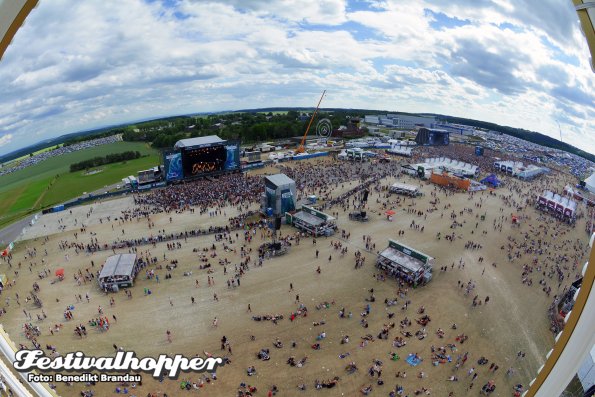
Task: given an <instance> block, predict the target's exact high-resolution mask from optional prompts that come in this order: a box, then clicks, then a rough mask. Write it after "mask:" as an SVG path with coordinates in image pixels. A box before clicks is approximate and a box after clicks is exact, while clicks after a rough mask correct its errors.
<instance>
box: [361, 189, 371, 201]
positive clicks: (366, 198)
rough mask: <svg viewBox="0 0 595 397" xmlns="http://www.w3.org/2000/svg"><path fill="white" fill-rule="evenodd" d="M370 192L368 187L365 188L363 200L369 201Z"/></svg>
mask: <svg viewBox="0 0 595 397" xmlns="http://www.w3.org/2000/svg"><path fill="white" fill-rule="evenodd" d="M368 193H370V191H369V190H368V189H366V190H364V194H363V198H362V201H364V202H368Z"/></svg>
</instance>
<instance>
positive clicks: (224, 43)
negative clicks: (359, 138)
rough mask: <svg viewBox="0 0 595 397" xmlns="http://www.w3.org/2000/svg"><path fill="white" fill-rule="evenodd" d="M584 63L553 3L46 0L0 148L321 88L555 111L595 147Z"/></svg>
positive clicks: (509, 117) (303, 98) (8, 83)
mask: <svg viewBox="0 0 595 397" xmlns="http://www.w3.org/2000/svg"><path fill="white" fill-rule="evenodd" d="M461 21H464V23H462V22H461ZM587 62H588V49H587V47H586V44H585V43H584V39H583V38H582V37H581V34H580V28H579V26H578V24H577V22H576V15H575V13H574V10H573V9H572V5H571V4H569V3H566V2H558V1H555V0H547V1H543V2H540V4H539V7H535V6H534V4H533V3H532V2H530V1H528V0H522V1H521V0H520V1H510V0H490V1H487V0H486V1H482V2H477V1H471V0H453V1H448V2H444V1H439V0H407V1H401V0H399V1H396V0H386V1H377V0H369V1H355V0H350V1H348V0H323V1H319V0H299V1H298V0H280V1H274V2H271V1H267V0H247V1H244V0H242V1H240V0H220V1H183V2H182V1H168V2H160V1H141V0H130V1H126V2H122V4H120V5H119V7H117V8H114V7H111V6H110V5H109V4H108V3H106V2H102V1H99V0H94V1H85V2H78V1H74V0H54V1H51V2H41V3H40V4H39V6H38V7H37V8H36V9H35V10H34V11H33V12H32V13H31V15H30V16H29V17H28V19H27V23H26V24H25V25H24V26H23V28H21V30H19V32H18V33H17V35H16V36H15V38H14V40H13V43H12V44H11V46H9V48H8V51H7V52H6V54H5V56H4V58H3V60H2V62H1V63H0V135H2V138H0V142H2V145H0V146H2V148H1V149H0V154H3V153H6V152H8V151H11V150H14V149H16V148H18V147H22V146H26V145H28V144H31V143H34V141H32V140H33V139H45V138H49V137H54V136H57V135H61V134H64V133H69V132H73V131H77V130H86V129H92V128H96V127H100V126H104V125H110V124H115V123H121V122H127V121H130V120H137V119H143V118H151V117H160V116H167V115H171V114H184V113H194V112H205V111H218V110H230V109H241V108H254V107H261V106H262V107H270V106H313V105H314V104H315V103H316V100H317V99H318V97H319V95H320V92H321V91H322V90H323V89H327V90H328V96H327V98H326V99H325V102H324V106H329V107H332V106H336V107H349V108H376V109H386V110H401V111H410V112H434V113H443V114H452V115H455V116H461V117H469V118H476V119H480V120H486V121H492V122H496V123H500V124H505V125H514V126H518V127H522V128H526V129H531V130H536V131H540V132H543V133H546V134H548V135H551V136H553V137H558V136H559V133H558V126H557V123H556V121H560V123H561V124H563V125H564V126H565V125H566V124H567V127H566V126H565V127H564V128H567V129H568V130H569V133H568V141H569V143H571V144H574V145H576V146H579V147H581V148H583V149H586V150H588V151H591V152H594V151H595V142H594V141H593V139H591V138H588V137H589V136H595V134H593V131H594V130H595V121H593V120H594V117H593V114H594V113H595V108H594V106H593V101H595V98H594V96H593V94H592V93H593V92H595V82H594V79H593V78H592V74H591V71H590V68H589V66H588V63H587ZM13 136H14V137H15V138H14V139H12V137H13ZM6 137H9V138H6Z"/></svg>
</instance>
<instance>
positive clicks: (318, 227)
mask: <svg viewBox="0 0 595 397" xmlns="http://www.w3.org/2000/svg"><path fill="white" fill-rule="evenodd" d="M285 216H286V218H285V220H286V223H287V224H290V225H293V226H295V227H296V228H298V229H300V230H303V231H304V232H306V233H308V234H310V235H312V236H314V237H316V236H331V235H333V233H334V232H335V229H336V228H337V226H336V225H335V218H334V217H332V216H330V215H328V214H325V213H324V212H322V211H318V210H316V209H314V208H312V207H308V206H305V205H302V209H301V210H300V211H298V212H296V213H295V214H290V213H289V212H288V213H287V214H286V215H285Z"/></svg>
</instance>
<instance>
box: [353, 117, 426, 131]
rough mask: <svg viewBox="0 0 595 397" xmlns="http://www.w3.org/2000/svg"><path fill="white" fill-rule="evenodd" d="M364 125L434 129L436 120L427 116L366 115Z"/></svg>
mask: <svg viewBox="0 0 595 397" xmlns="http://www.w3.org/2000/svg"><path fill="white" fill-rule="evenodd" d="M364 122H365V123H366V124H373V125H383V126H385V127H390V128H398V129H403V130H411V129H413V128H415V127H420V126H421V127H429V128H431V127H434V125H435V123H436V119H435V118H434V117H428V116H414V115H406V114H396V113H388V114H386V115H378V116H377V115H367V116H365V117H364Z"/></svg>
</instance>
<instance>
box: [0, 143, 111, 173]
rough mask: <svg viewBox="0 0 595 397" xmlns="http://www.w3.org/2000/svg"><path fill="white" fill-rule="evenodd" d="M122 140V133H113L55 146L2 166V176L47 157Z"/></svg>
mask: <svg viewBox="0 0 595 397" xmlns="http://www.w3.org/2000/svg"><path fill="white" fill-rule="evenodd" d="M121 140H122V135H120V134H117V135H111V136H108V137H105V138H98V139H91V140H88V141H84V142H80V143H75V144H72V145H68V146H61V147H59V148H55V149H52V150H48V151H45V152H42V153H38V154H34V155H33V156H28V157H26V158H24V159H22V160H19V161H18V162H17V163H16V164H15V165H12V166H8V167H2V168H0V176H2V175H7V174H10V173H13V172H15V171H18V170H22V169H24V168H27V167H31V166H32V165H35V164H38V163H41V162H42V161H45V160H47V159H50V158H52V157H56V156H61V155H63V154H66V153H72V152H76V151H79V150H83V149H88V148H92V147H95V146H100V145H107V144H109V143H114V142H118V141H121Z"/></svg>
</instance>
